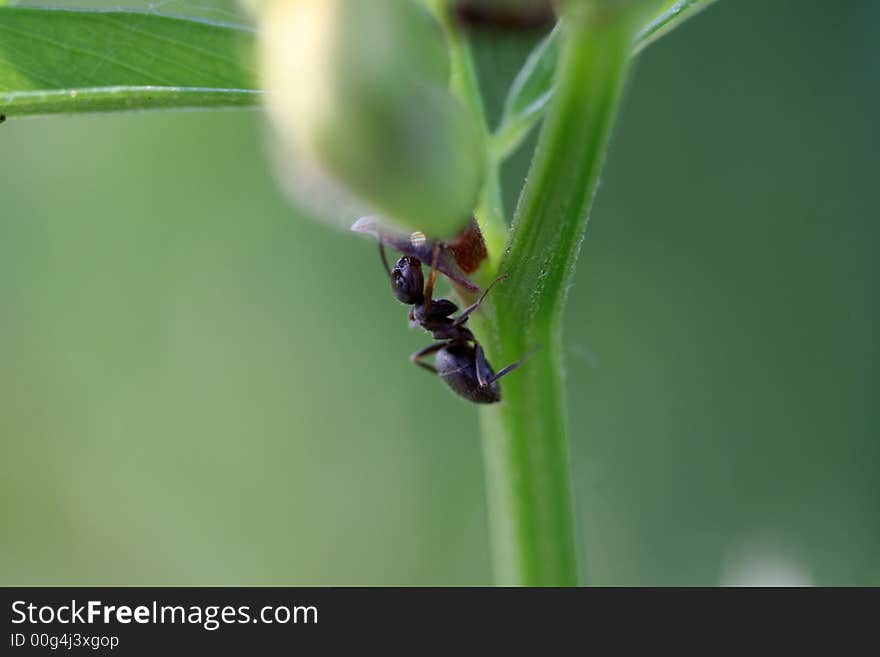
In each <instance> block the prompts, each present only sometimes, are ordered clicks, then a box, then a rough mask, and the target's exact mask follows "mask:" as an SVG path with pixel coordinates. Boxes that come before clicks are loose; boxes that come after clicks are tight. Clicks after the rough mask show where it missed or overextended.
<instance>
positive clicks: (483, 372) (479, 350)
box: [474, 343, 541, 388]
mask: <svg viewBox="0 0 880 657" xmlns="http://www.w3.org/2000/svg"><path fill="white" fill-rule="evenodd" d="M474 344H475V347H474V360H475V361H476V366H477V367H476V370H477V383H479V384H480V387H481V388H485V387H486V386H488V385H491V384H493V383H495V382H496V381H497V380H498V379H500V378H501V377H502V376H504V375H506V374H510V373H511V372H513V370H515V369H516V368H517V367H519V366H520V365H522V364H523V363H525V362H526V360H527V359H528V358H529V356H531V355H532V354H533V353H535V352H536V351H537V350H538V349H540V348H541V347H540V345H539V346H537V347H535V348H533V349H532V350H531V351H529V352H528V353H527V354H526V355H525V356H523V357H522V358H520V359H519V360H518V361H516V362H515V363H511V364H510V365H508V366H507V367H505V368H504V369H502V370H501V371H499V372H498V373H496V374H494V375H493V374H491V371H490V370H489V363H487V362H486V355H485V354H484V353H483V347H481V346H480V344H479V343H474Z"/></svg>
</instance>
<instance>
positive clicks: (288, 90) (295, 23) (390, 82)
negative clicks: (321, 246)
mask: <svg viewBox="0 0 880 657" xmlns="http://www.w3.org/2000/svg"><path fill="white" fill-rule="evenodd" d="M260 26H261V48H260V51H261V66H262V72H263V83H264V86H265V88H266V90H267V91H268V93H269V95H268V96H267V105H268V110H269V116H270V117H271V119H272V124H273V126H274V128H275V129H276V130H277V132H278V134H279V135H280V137H281V138H282V140H283V148H284V150H285V151H292V152H293V156H294V157H297V158H299V159H301V160H304V161H305V167H306V168H314V169H319V170H321V171H322V172H323V173H325V174H326V175H327V176H328V177H330V178H331V179H333V180H336V181H338V182H339V183H340V185H341V186H342V187H343V191H345V192H349V193H351V194H353V195H354V196H355V197H357V198H360V199H362V200H363V201H364V202H365V203H367V204H369V205H370V206H371V208H372V209H374V210H375V211H377V212H379V213H380V214H382V215H384V216H385V217H386V218H387V219H389V220H391V221H393V222H395V223H397V224H398V225H400V226H403V227H408V228H410V229H412V230H422V231H425V232H427V233H428V234H431V235H435V236H437V237H449V236H452V235H454V234H455V233H457V232H458V231H459V230H460V229H461V228H462V227H463V226H464V225H465V223H466V222H467V221H468V220H469V218H470V216H471V212H472V210H473V208H474V206H475V205H476V200H477V194H478V192H479V189H480V184H481V182H482V178H483V171H484V168H485V166H484V159H485V144H484V143H483V140H482V136H481V133H480V131H479V129H478V126H477V125H476V122H475V121H474V117H472V116H471V115H470V114H469V113H468V112H467V110H466V109H465V108H464V107H463V106H462V105H461V104H460V103H459V102H458V100H456V99H455V98H454V97H453V96H452V94H451V92H450V91H449V89H448V85H449V70H448V66H447V58H446V53H445V49H444V48H445V45H444V42H443V35H442V33H441V31H440V29H439V26H438V25H437V23H436V22H435V21H434V20H433V19H432V17H431V16H430V15H429V14H428V12H427V11H426V10H425V9H424V7H423V6H422V5H421V3H417V2H415V1H414V0H405V1H404V2H400V0H374V1H372V2H368V3H366V2H361V1H360V0H271V2H266V3H264V4H263V6H262V8H261V12H260Z"/></svg>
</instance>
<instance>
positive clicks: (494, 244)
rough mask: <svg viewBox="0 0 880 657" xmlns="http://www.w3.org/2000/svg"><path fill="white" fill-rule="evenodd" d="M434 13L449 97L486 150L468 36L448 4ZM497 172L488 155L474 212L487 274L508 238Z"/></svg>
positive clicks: (485, 130)
mask: <svg viewBox="0 0 880 657" xmlns="http://www.w3.org/2000/svg"><path fill="white" fill-rule="evenodd" d="M434 10H435V13H436V15H437V17H438V18H439V20H440V23H441V25H442V26H443V30H444V32H445V34H446V40H447V44H448V49H449V65H450V69H451V71H450V87H451V89H452V93H453V94H454V95H455V96H456V97H457V98H458V99H459V100H460V101H461V102H462V103H463V104H464V106H465V107H467V108H468V110H470V112H471V113H472V114H473V116H474V118H475V120H476V122H477V124H478V125H479V126H480V132H481V137H482V139H483V141H484V143H486V144H487V147H488V143H489V125H488V122H487V121H486V112H485V109H484V108H483V99H482V96H481V95H480V84H479V80H478V78H477V71H476V67H475V66H474V59H473V55H472V53H471V47H470V44H469V43H468V40H467V36H466V35H465V34H464V33H463V32H462V30H461V28H460V26H459V25H458V24H457V23H456V22H455V19H454V17H453V15H452V12H451V10H450V7H449V4H448V3H445V2H442V3H438V4H437V5H435V6H434ZM499 168H500V163H499V161H498V159H497V158H495V157H493V156H492V153H489V154H488V157H487V158H486V171H485V174H484V175H485V178H484V180H483V190H482V192H481V194H480V198H479V201H478V203H477V208H476V211H475V214H476V217H477V222H478V223H479V225H480V229H481V230H482V232H483V238H484V239H485V240H486V246H487V249H488V252H489V257H488V260H489V262H488V265H489V267H488V269H489V270H490V273H491V272H494V271H496V270H497V268H498V264H499V262H500V260H501V255H502V253H504V246H505V244H506V243H507V236H508V235H507V233H508V231H507V223H506V222H505V220H504V208H503V205H502V200H501V180H500V175H499Z"/></svg>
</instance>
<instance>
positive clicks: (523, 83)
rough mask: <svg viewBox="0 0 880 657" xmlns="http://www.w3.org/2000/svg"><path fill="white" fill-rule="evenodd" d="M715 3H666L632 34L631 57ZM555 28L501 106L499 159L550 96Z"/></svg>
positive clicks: (690, 0)
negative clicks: (502, 111)
mask: <svg viewBox="0 0 880 657" xmlns="http://www.w3.org/2000/svg"><path fill="white" fill-rule="evenodd" d="M714 2H715V0H670V1H669V2H667V3H666V4H665V6H664V8H663V9H662V10H661V11H659V12H658V13H657V14H656V15H655V16H654V17H653V18H652V19H651V20H649V21H648V22H646V23H645V25H644V26H642V28H641V29H640V30H639V32H638V33H637V34H636V37H635V39H634V40H633V46H632V54H633V55H636V54H638V53H640V52H641V51H642V50H644V49H645V48H646V47H647V46H649V45H650V44H652V43H653V42H654V41H656V40H657V39H659V38H660V37H662V36H664V35H666V34H668V33H669V32H670V31H672V30H673V29H675V28H676V27H678V26H679V25H681V24H682V23H683V22H685V21H686V20H688V19H689V18H692V17H693V16H695V15H696V14H698V13H699V12H701V11H702V10H704V9H706V8H707V7H708V6H709V5H711V4H712V3H714ZM560 40H561V37H560V34H559V27H558V26H557V27H556V29H554V30H553V31H552V32H551V33H550V34H549V35H548V36H547V38H546V39H544V41H542V42H541V43H540V44H538V46H537V47H536V48H535V50H534V51H533V52H532V53H531V54H530V55H529V57H528V59H526V62H525V64H524V65H523V68H522V69H521V70H520V72H519V73H518V74H517V76H516V79H515V80H514V82H513V84H512V85H511V87H510V92H509V93H508V97H507V99H506V100H505V102H504V113H503V115H502V118H501V122H500V123H499V126H498V129H497V130H496V131H495V134H494V135H493V137H492V150H493V153H494V154H495V155H496V156H497V157H500V158H503V157H506V156H507V155H509V154H510V153H512V152H513V151H514V150H515V149H516V148H517V147H518V146H519V145H520V144H521V143H522V141H523V140H524V139H525V138H526V136H527V135H528V134H529V132H530V131H531V129H532V128H533V127H534V126H535V125H536V124H537V122H538V121H539V120H540V119H541V117H542V116H543V114H544V110H545V109H546V107H547V104H548V103H549V102H550V99H551V98H552V97H553V94H554V91H555V89H554V81H553V76H554V73H555V70H556V61H557V59H558V57H559V41H560Z"/></svg>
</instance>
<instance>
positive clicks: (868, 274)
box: [0, 0, 880, 585]
mask: <svg viewBox="0 0 880 657" xmlns="http://www.w3.org/2000/svg"><path fill="white" fill-rule="evenodd" d="M33 4H36V3H33ZM141 6H143V5H141ZM161 8H162V9H166V10H169V11H177V12H178V13H179V12H180V11H181V9H182V7H181V5H179V4H176V3H172V4H170V5H163V6H162V7H161ZM189 8H190V9H191V8H192V7H189ZM197 8H198V6H197ZM190 13H191V12H190ZM202 15H215V17H219V18H224V17H227V15H226V14H225V13H224V12H214V11H212V10H211V9H210V8H208V9H205V10H204V11H203V12H202ZM878 25H880V4H878V3H875V2H869V1H862V2H848V3H837V4H835V5H834V6H831V5H829V4H828V3H827V2H819V1H818V0H816V1H809V2H808V1H804V0H774V1H773V2H767V1H765V0H737V1H733V0H721V1H720V2H719V3H718V4H717V5H716V6H714V7H712V8H710V9H709V10H708V11H707V12H705V13H704V14H703V15H701V16H700V17H698V18H696V19H694V20H693V21H691V22H689V23H688V24H686V25H685V26H684V27H682V28H680V29H679V30H677V31H676V32H674V33H673V34H671V35H670V36H668V37H666V38H664V39H663V40H661V41H660V42H658V43H657V44H655V45H653V46H651V47H650V48H649V49H648V50H646V51H645V52H644V53H643V55H642V56H641V57H640V60H639V62H638V65H637V67H636V71H635V75H634V76H633V78H632V79H631V81H630V84H629V88H628V92H627V94H626V98H625V101H624V106H623V112H622V115H621V120H620V122H619V123H618V125H617V129H616V132H615V137H614V140H613V143H612V147H611V151H610V155H609V160H608V166H607V168H606V171H605V175H604V177H603V184H602V187H601V189H600V192H599V196H598V200H597V203H596V206H595V209H594V212H593V218H592V219H591V223H590V228H589V230H588V234H587V240H586V242H585V245H584V249H583V251H582V257H581V262H580V265H579V268H578V272H577V280H576V284H575V285H574V287H573V289H572V290H571V296H570V304H569V308H568V313H567V318H566V331H565V353H566V355H567V366H566V369H567V375H568V389H569V408H570V415H571V417H570V423H571V449H572V462H573V467H574V481H575V488H576V501H577V516H578V524H579V531H580V534H581V537H582V539H581V544H582V550H583V553H584V556H585V561H584V563H585V568H584V574H583V579H584V582H586V583H593V584H627V585H628V584H646V585H663V584H677V585H713V584H719V583H724V584H739V583H803V584H810V583H813V584H820V585H823V584H880V414H878V410H877V408H878V388H877V380H878V351H877V333H878V310H880V303H878V294H877V285H876V281H877V275H878V272H877V265H876V260H875V253H876V252H877V249H878V246H880V244H878V230H880V228H878V222H877V207H878V199H877V193H878V192H877V189H878V185H877V177H878V166H880V139H878V130H877V125H876V121H877V117H878V116H880V102H878V101H880V46H878V43H880V40H878ZM499 61H500V60H499ZM498 68H499V73H498V75H499V76H501V72H500V70H501V69H506V68H509V66H507V65H506V64H505V65H500V64H499V66H498ZM491 70H492V67H491V66H486V67H484V71H491ZM266 138H267V130H266V128H265V126H264V124H263V121H262V118H261V116H260V115H259V114H258V113H256V112H217V113H199V112H190V113H156V114H138V115H126V116H89V117H78V118H54V119H39V120H22V121H9V122H7V123H6V124H4V125H2V126H0V153H2V158H3V159H2V161H3V167H2V175H0V202H2V205H0V308H2V312H0V441H2V459H0V471H2V477H0V500H2V516H0V520H2V527H3V530H2V532H0V583H2V584H4V585H13V584H18V585H39V584H85V585H97V584H116V585H134V584H141V585H166V584H168V585H187V584H189V585H195V584H202V585H222V584H228V585H232V584H256V585H269V584H275V585H309V584H311V585H342V584H364V585H402V584H415V585H448V584H449V585H463V584H487V583H490V581H491V575H490V564H489V550H488V544H487V530H486V519H485V502H484V490H483V481H482V471H481V454H480V445H479V436H478V432H477V413H476V410H475V409H474V408H472V407H471V406H468V405H466V404H465V403H464V402H461V401H459V399H457V398H455V397H453V396H452V395H451V393H449V392H448V391H447V390H446V389H445V387H444V386H442V385H441V384H440V383H439V382H438V381H436V380H433V379H432V378H431V377H429V376H427V375H426V374H425V373H424V372H422V371H421V370H418V369H417V368H415V367H413V366H412V365H410V364H409V363H408V362H407V355H408V354H409V353H410V352H411V351H414V350H415V349H417V348H419V347H420V346H423V345H424V344H425V343H426V338H425V335H423V334H418V333H416V332H412V331H409V330H408V329H407V326H406V310H405V308H404V307H403V306H401V305H400V304H398V303H397V302H396V301H395V300H394V299H393V298H392V297H391V295H390V294H389V293H388V287H387V282H386V279H385V278H384V274H383V273H382V269H381V266H380V264H379V261H378V258H377V255H376V251H375V247H374V245H372V244H370V243H369V242H367V241H363V240H360V239H358V238H356V237H355V236H353V235H348V234H345V233H342V232H339V231H337V230H334V229H331V228H328V227H327V226H325V225H323V224H320V223H318V222H316V221H312V220H309V219H308V218H306V217H304V216H303V214H302V213H301V212H298V211H296V210H295V209H291V207H290V206H289V205H287V204H286V203H285V201H284V199H283V198H282V195H281V194H280V192H279V191H278V189H277V187H276V185H275V184H274V182H273V178H272V172H271V168H270V166H269V164H268V162H267V158H266V156H265V149H264V145H265V142H266ZM521 175H522V162H520V163H519V166H517V163H514V164H513V165H512V166H511V168H510V172H509V178H510V180H511V181H513V182H516V181H517V179H518V177H519V176H521ZM511 198H512V199H515V195H514V196H512V197H511Z"/></svg>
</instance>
